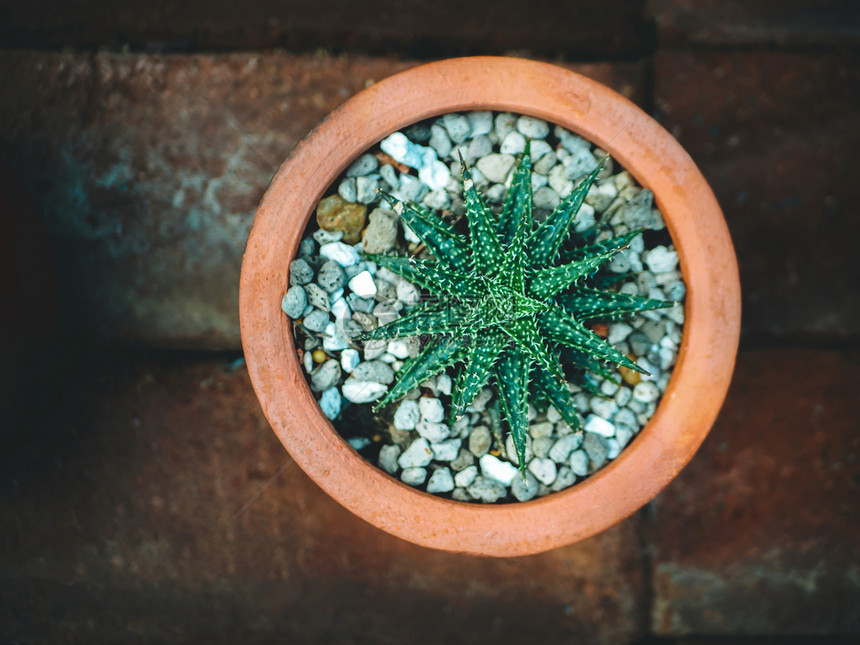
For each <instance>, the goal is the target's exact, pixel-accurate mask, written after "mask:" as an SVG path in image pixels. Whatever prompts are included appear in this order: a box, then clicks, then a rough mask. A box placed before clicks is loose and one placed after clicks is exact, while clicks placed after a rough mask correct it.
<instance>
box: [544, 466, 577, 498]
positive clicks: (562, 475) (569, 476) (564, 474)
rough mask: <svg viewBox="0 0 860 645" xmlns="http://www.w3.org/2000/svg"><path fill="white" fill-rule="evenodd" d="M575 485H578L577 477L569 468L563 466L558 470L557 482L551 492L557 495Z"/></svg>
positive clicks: (553, 484) (551, 487)
mask: <svg viewBox="0 0 860 645" xmlns="http://www.w3.org/2000/svg"><path fill="white" fill-rule="evenodd" d="M574 483H576V475H574V474H573V471H572V470H571V469H570V468H568V467H567V466H562V467H561V468H559V469H558V475H556V477H555V481H554V482H553V483H552V485H551V486H550V490H552V491H553V492H556V493H557V492H558V491H560V490H564V489H565V488H569V487H571V486H573V484H574Z"/></svg>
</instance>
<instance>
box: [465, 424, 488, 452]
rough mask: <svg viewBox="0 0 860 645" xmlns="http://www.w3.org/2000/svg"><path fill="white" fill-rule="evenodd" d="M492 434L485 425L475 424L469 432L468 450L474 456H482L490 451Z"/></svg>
mask: <svg viewBox="0 0 860 645" xmlns="http://www.w3.org/2000/svg"><path fill="white" fill-rule="evenodd" d="M491 443H492V435H491V434H490V429H489V428H488V427H487V426H477V427H475V428H472V432H471V433H469V452H471V453H472V454H473V455H475V456H476V457H483V456H484V455H486V454H487V453H488V452H489V451H490V444H491Z"/></svg>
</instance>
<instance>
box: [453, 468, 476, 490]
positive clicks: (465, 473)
mask: <svg viewBox="0 0 860 645" xmlns="http://www.w3.org/2000/svg"><path fill="white" fill-rule="evenodd" d="M477 477H478V467H477V466H466V467H465V468H463V470H461V471H460V472H458V473H457V474H456V475H455V476H454V483H455V484H456V485H457V486H461V487H463V488H465V487H467V486H471V485H472V482H474V481H475V479H476V478H477Z"/></svg>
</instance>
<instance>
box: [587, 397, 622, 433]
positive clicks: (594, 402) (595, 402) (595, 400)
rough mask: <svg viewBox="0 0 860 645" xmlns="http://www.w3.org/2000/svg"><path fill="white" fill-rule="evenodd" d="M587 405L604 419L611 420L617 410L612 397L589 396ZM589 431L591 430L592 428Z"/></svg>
mask: <svg viewBox="0 0 860 645" xmlns="http://www.w3.org/2000/svg"><path fill="white" fill-rule="evenodd" d="M588 405H589V407H590V408H591V410H592V412H594V414H596V415H597V416H599V417H601V418H603V419H606V420H607V421H609V420H611V419H612V417H613V416H614V415H615V413H616V412H618V404H616V403H615V401H613V400H612V399H605V398H603V397H601V396H593V397H591V399H590V400H589V402H588ZM591 432H593V430H592V431H591Z"/></svg>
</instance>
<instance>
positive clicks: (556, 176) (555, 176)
mask: <svg viewBox="0 0 860 645" xmlns="http://www.w3.org/2000/svg"><path fill="white" fill-rule="evenodd" d="M547 180H548V181H549V185H550V187H551V188H552V189H553V190H554V191H555V192H556V193H558V194H559V196H560V197H562V198H564V197H567V196H568V195H570V193H571V191H573V182H572V181H571V180H570V179H568V178H567V171H566V170H565V167H564V165H563V164H558V165H557V166H554V167H553V168H552V169H551V170H550V171H549V174H547Z"/></svg>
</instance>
